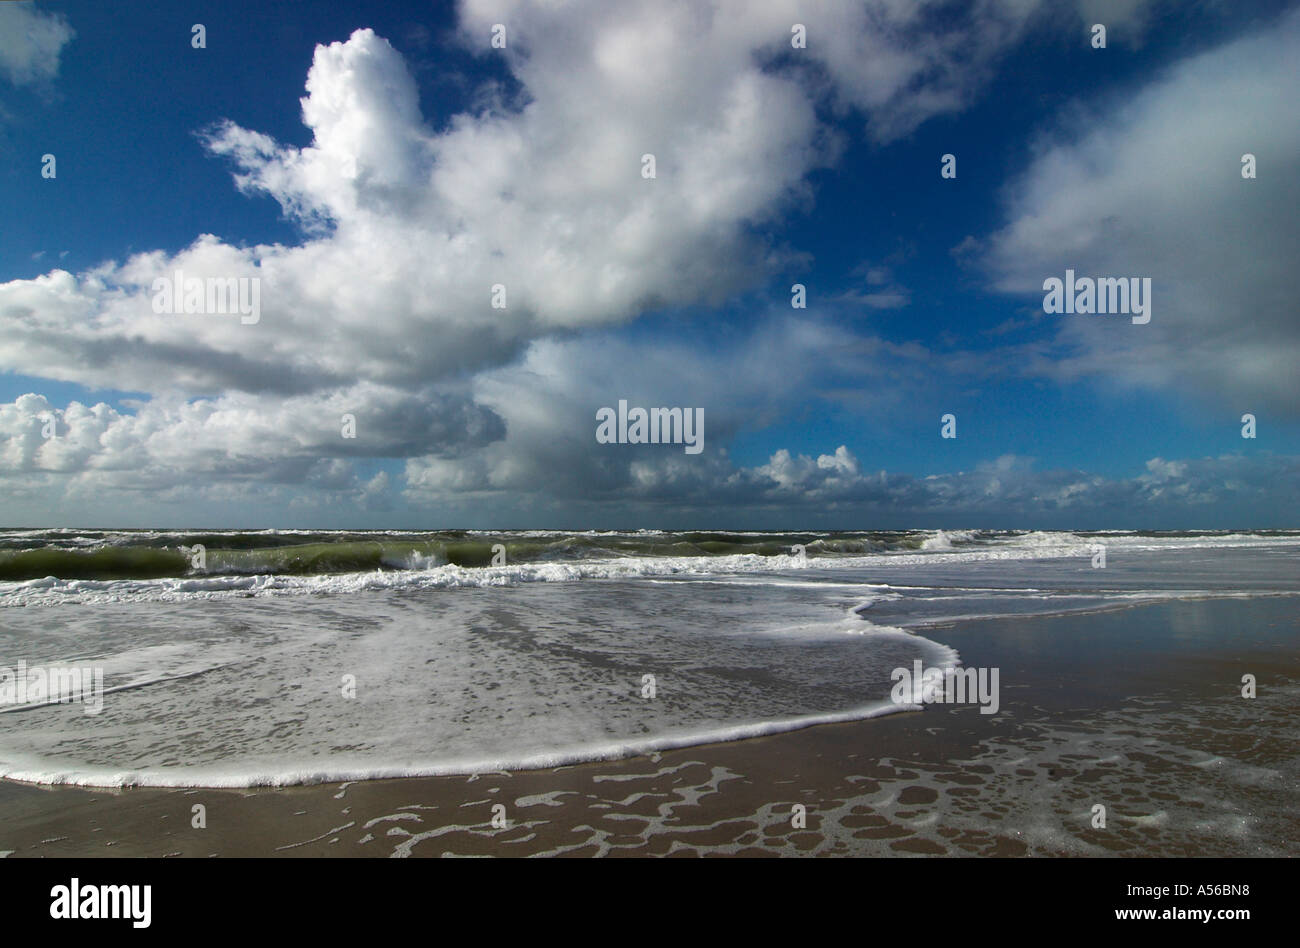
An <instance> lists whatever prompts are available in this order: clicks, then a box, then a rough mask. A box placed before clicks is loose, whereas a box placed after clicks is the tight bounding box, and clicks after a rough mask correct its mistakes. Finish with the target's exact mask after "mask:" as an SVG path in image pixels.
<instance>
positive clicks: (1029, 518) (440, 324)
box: [0, 0, 1300, 530]
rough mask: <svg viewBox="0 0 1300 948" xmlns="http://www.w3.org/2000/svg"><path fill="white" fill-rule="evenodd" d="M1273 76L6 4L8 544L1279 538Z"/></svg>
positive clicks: (705, 12) (1015, 13) (1067, 19)
mask: <svg viewBox="0 0 1300 948" xmlns="http://www.w3.org/2000/svg"><path fill="white" fill-rule="evenodd" d="M159 6H161V7H163V9H158V7H159ZM1098 26H1102V27H1104V32H1105V35H1104V46H1103V45H1099V41H1100V39H1101V36H1100V34H1099V33H1098V31H1097V27H1098ZM200 27H201V29H200ZM800 27H802V29H800ZM1298 63H1300V4H1297V3H1293V2H1292V3H1286V2H1270V0H1260V2H1251V3H1237V2H1227V0H1222V2H1220V0H1198V2H1183V0H1177V2H1174V0H1170V2H1162V0H1060V2H1047V0H1042V2H1039V0H973V2H968V3H953V2H927V0H866V2H861V3H846V2H838V0H837V2H830V0H828V2H815V0H802V2H793V0H791V2H786V0H769V2H764V3H762V4H754V3H742V2H739V0H691V2H676V0H665V2H662V3H655V4H643V3H629V2H609V0H599V2H597V0H591V2H586V0H572V2H555V3H548V4H536V3H524V2H515V0H468V2H463V3H458V4H454V5H453V4H445V5H440V4H430V3H428V2H422V3H400V2H398V3H389V4H383V5H371V4H360V3H358V4H354V5H351V4H346V3H334V4H329V5H325V4H300V3H284V2H279V3H267V2H257V3H252V2H243V0H232V2H226V3H222V4H220V5H216V4H199V3H190V2H177V3H172V4H166V5H158V4H152V3H145V2H140V0H124V2H121V3H116V4H112V5H104V4H100V3H94V2H68V3H54V2H44V0H42V2H28V0H24V2H7V0H6V2H0V524H3V525H7V526H101V527H132V526H138V527H144V526H173V527H181V526H191V527H200V526H201V527H227V528H237V527H250V528H256V527H322V528H394V529H434V528H482V529H498V528H592V529H615V528H664V529H670V528H677V529H682V528H732V529H846V530H849V529H854V530H856V529H873V528H877V529H895V528H913V527H915V528H1015V529H1226V528H1259V527H1296V526H1300V515H1298V514H1300V372H1297V369H1296V367H1297V365H1300V273H1298V270H1297V261H1300V225H1298V224H1297V220H1296V208H1297V207H1298V206H1300V200H1297V198H1298V197H1300V193H1298V192H1300V176H1298V175H1297V172H1298V171H1300V108H1298V107H1297V105H1296V90H1297V88H1300V66H1298V65H1297V64H1298ZM1248 155H1249V156H1252V157H1251V158H1250V160H1249V166H1250V169H1249V171H1247V170H1246V169H1247V159H1246V158H1245V156H1248ZM646 156H653V169H650V168H649V166H648V164H647V160H646ZM945 156H951V157H950V158H949V159H947V160H946V159H945ZM651 170H652V171H653V174H652V176H651ZM178 271H179V272H180V273H181V274H182V281H183V282H184V281H190V282H192V283H194V282H196V283H197V284H198V285H199V286H200V291H199V293H198V294H197V297H196V299H197V300H198V302H197V303H196V304H195V305H194V306H192V307H190V308H191V309H192V310H198V311H190V312H186V311H185V310H186V308H187V307H186V305H185V303H184V300H183V297H177V296H173V295H172V294H171V293H170V292H169V291H161V290H160V287H163V286H165V285H166V284H161V283H159V282H158V281H159V280H173V279H175V278H176V274H177V272H178ZM1067 271H1073V272H1074V273H1075V274H1076V275H1077V277H1088V278H1092V279H1100V278H1106V279H1121V278H1122V279H1124V280H1126V281H1127V280H1131V279H1136V280H1137V281H1138V282H1137V283H1136V284H1134V285H1136V286H1138V287H1141V286H1144V285H1145V286H1148V287H1149V296H1148V297H1147V298H1146V301H1147V302H1149V309H1148V310H1147V315H1149V321H1143V319H1144V318H1143V317H1142V316H1141V315H1139V314H1136V313H1135V314H1131V315H1130V314H1129V313H1119V314H1106V315H1099V314H1086V313H1079V312H1067V313H1054V312H1046V311H1045V310H1046V309H1047V307H1046V306H1045V296H1046V295H1047V294H1046V292H1045V290H1046V289H1047V288H1048V284H1047V283H1046V281H1049V280H1051V279H1052V278H1055V279H1058V280H1062V281H1063V280H1065V278H1066V274H1067ZM232 281H233V282H232ZM1146 281H1149V283H1148V282H1146ZM214 285H215V286H217V287H226V286H235V285H238V286H239V287H240V288H241V289H243V290H245V292H246V295H245V298H244V301H245V303H246V304H247V306H246V309H245V312H243V313H242V314H241V313H232V312H220V311H215V310H217V309H219V307H216V306H215V305H214V300H215V298H213V299H211V300H210V299H208V298H207V297H205V296H204V293H205V292H207V291H208V290H210V289H211V288H212V286H214ZM796 286H798V287H802V291H801V295H802V297H803V300H802V302H803V303H804V305H802V306H796V305H794V304H795V303H796V302H799V300H798V299H797V298H796V297H797V295H799V294H797V293H796V291H795V290H793V289H792V288H794V287H796ZM254 290H255V291H256V296H254V295H253V293H254ZM1136 300H1137V297H1134V302H1136ZM176 302H181V304H182V305H180V306H179V307H178V306H176V305H175V303H176ZM254 302H255V304H256V306H255V307H254ZM620 401H623V402H626V404H627V405H628V406H629V407H630V408H635V407H643V408H646V409H650V408H653V407H662V408H671V407H678V408H682V409H683V410H684V411H686V412H688V413H689V414H691V415H695V414H697V413H698V414H699V416H701V417H702V418H703V438H702V441H701V445H702V447H701V449H700V450H699V451H698V452H696V451H687V450H686V446H685V445H683V444H681V443H671V444H670V443H660V444H637V443H607V442H608V440H609V439H608V438H603V439H602V438H600V437H598V413H599V412H600V411H601V409H603V408H610V409H614V410H617V408H618V405H619V403H620ZM1246 415H1250V416H1251V419H1252V420H1250V421H1249V422H1247V421H1246V420H1245V417H1244V416H1246ZM948 416H951V420H949V418H948ZM946 422H947V423H946ZM945 423H946V424H945ZM945 434H947V435H951V436H950V437H945ZM1246 434H1253V437H1246V436H1245V435H1246ZM635 436H636V434H635V431H633V433H632V435H631V436H630V438H633V439H634V438H635ZM624 440H628V439H624Z"/></svg>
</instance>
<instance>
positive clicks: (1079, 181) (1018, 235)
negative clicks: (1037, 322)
mask: <svg viewBox="0 0 1300 948" xmlns="http://www.w3.org/2000/svg"><path fill="white" fill-rule="evenodd" d="M1297 62H1300V11H1292V12H1291V13H1289V14H1287V15H1285V16H1283V17H1282V18H1281V19H1280V20H1279V21H1278V22H1277V23H1275V24H1273V25H1272V26H1270V27H1269V28H1268V29H1267V30H1264V31H1263V32H1260V33H1258V34H1255V35H1251V36H1247V37H1244V38H1241V39H1238V40H1235V41H1233V42H1230V43H1227V44H1226V45H1223V46H1222V47H1220V48H1217V49H1214V50H1211V51H1209V52H1205V53H1201V54H1199V55H1196V56H1194V57H1191V58H1189V59H1187V60H1185V61H1183V62H1180V63H1178V64H1176V65H1175V66H1174V67H1172V68H1171V69H1169V70H1168V71H1167V72H1166V73H1165V74H1164V75H1163V76H1162V77H1161V78H1159V79H1158V80H1156V81H1155V82H1153V83H1151V84H1150V85H1147V86H1145V87H1143V88H1140V89H1136V90H1130V92H1131V94H1130V95H1129V96H1128V97H1126V98H1121V97H1109V98H1107V99H1106V100H1104V101H1101V102H1094V103H1092V104H1090V105H1088V106H1080V107H1078V108H1076V109H1073V110H1071V111H1070V112H1069V113H1068V114H1067V115H1066V116H1064V117H1063V120H1062V123H1061V128H1060V129H1059V130H1057V131H1056V132H1054V133H1051V134H1049V135H1048V136H1047V137H1046V138H1045V139H1044V141H1043V142H1041V143H1040V145H1039V147H1038V151H1037V154H1036V157H1035V158H1034V160H1033V162H1032V163H1031V165H1030V166H1029V168H1028V169H1027V170H1026V171H1025V173H1024V174H1023V175H1022V176H1020V177H1019V178H1018V179H1016V180H1014V181H1013V182H1011V183H1010V185H1009V186H1008V187H1007V189H1006V195H1007V215H1008V221H1009V223H1008V224H1007V226H1006V227H1005V228H1004V229H1003V230H1001V231H1000V232H998V233H996V234H995V235H993V237H992V238H991V239H990V240H989V242H988V245H987V247H986V250H985V256H984V263H985V264H986V266H988V268H989V269H990V271H991V272H992V274H993V276H994V285H995V286H996V287H997V288H998V289H1000V290H1003V291H1006V292H1009V293H1024V294H1031V293H1032V294H1041V293H1042V292H1043V290H1042V283H1043V280H1044V279H1046V278H1048V277H1051V276H1056V277H1058V278H1060V277H1063V276H1064V273H1065V270H1066V269H1067V268H1071V269H1073V270H1075V272H1076V273H1077V274H1078V275H1079V276H1093V277H1095V276H1114V277H1131V276H1142V277H1150V278H1151V279H1152V286H1153V310H1152V316H1151V322H1150V323H1149V324H1147V325H1131V324H1130V323H1129V321H1128V320H1127V319H1123V320H1115V319H1110V318H1105V317H1085V316H1077V315H1070V316H1052V317H1049V318H1050V319H1053V320H1055V321H1057V325H1056V343H1057V346H1056V348H1054V349H1053V350H1051V351H1050V352H1047V353H1044V354H1043V357H1041V358H1037V359H1035V360H1034V365H1035V367H1036V368H1035V370H1036V371H1038V372H1040V373H1043V374H1050V375H1052V376H1055V377H1057V378H1066V379H1069V378H1079V377H1089V376H1091V377H1096V376H1103V377H1107V378H1113V379H1118V380H1120V381H1122V382H1124V383H1127V384H1133V385H1141V386H1149V387H1152V388H1160V389H1170V390H1173V391H1177V392H1184V393H1193V394H1195V395H1196V396H1197V397H1201V398H1208V399H1213V400H1215V402H1216V403H1217V404H1222V403H1224V402H1226V403H1227V404H1228V405H1229V406H1230V407H1229V410H1235V411H1248V410H1256V409H1258V410H1274V411H1278V412H1282V413H1285V414H1288V415H1290V416H1292V417H1294V416H1296V415H1300V374H1298V373H1296V371H1295V365H1296V364H1297V362H1298V361H1300V324H1297V322H1296V312H1297V300H1298V299H1300V270H1298V269H1297V268H1296V266H1295V261H1296V260H1297V259H1300V229H1298V228H1297V227H1296V225H1295V210H1294V209H1295V208H1296V206H1297V205H1300V120H1297V115H1296V109H1295V103H1294V98H1295V96H1294V90H1295V88H1296V87H1297V80H1300V71H1298V69H1297V65H1296V64H1297ZM1247 153H1249V154H1252V155H1254V156H1255V159H1256V161H1257V163H1258V177H1257V178H1256V179H1254V180H1247V179H1243V177H1242V174H1241V171H1242V156H1243V155H1244V154H1247ZM1040 298H1041V297H1040Z"/></svg>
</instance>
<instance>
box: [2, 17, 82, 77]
mask: <svg viewBox="0 0 1300 948" xmlns="http://www.w3.org/2000/svg"><path fill="white" fill-rule="evenodd" d="M75 35H76V34H75V32H74V31H73V29H72V27H71V26H69V25H68V21H67V20H66V19H65V18H64V17H63V16H62V15H61V14H58V13H45V12H42V11H41V10H38V9H37V8H36V6H35V4H33V3H0V72H3V73H4V74H5V75H7V76H8V77H9V81H10V82H12V83H13V84H14V85H16V86H21V85H30V84H32V83H36V82H40V81H43V80H50V79H53V78H54V77H55V76H57V75H58V73H59V57H60V55H61V54H62V52H63V47H64V46H65V45H67V43H68V42H69V41H71V39H72V38H73V36H75Z"/></svg>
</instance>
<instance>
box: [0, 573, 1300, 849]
mask: <svg viewBox="0 0 1300 948" xmlns="http://www.w3.org/2000/svg"><path fill="white" fill-rule="evenodd" d="M1286 602H1287V600H1286V599H1283V598H1270V599H1266V598H1257V599H1219V600H1197V601H1190V602H1189V601H1171V602H1164V603H1156V604H1148V605H1143V606H1138V607H1135V608H1133V609H1129V610H1125V611H1122V612H1110V613H1094V614H1089V615H1086V616H1079V615H1068V616H1054V617H1034V618H1025V619H1011V620H1008V619H998V620H973V621H968V622H965V623H962V625H961V626H960V628H958V627H954V628H951V629H946V630H945V632H944V644H946V645H949V646H950V647H952V648H955V649H957V651H958V652H960V653H961V655H962V657H963V660H964V662H965V664H966V665H967V666H969V667H976V666H983V667H987V666H993V667H1000V668H1001V671H1002V678H1001V681H1002V689H1003V695H1002V708H1001V711H1000V712H999V713H998V714H994V715H987V716H986V715H981V714H979V709H978V707H976V706H974V705H967V706H954V705H931V706H929V707H927V708H926V709H925V710H923V711H921V712H903V713H894V714H887V715H884V716H881V717H876V718H870V719H865V720H855V721H851V722H844V723H829V724H818V725H812V726H806V727H801V728H799V729H797V730H791V731H784V732H780V733H776V734H770V735H765V736H759V737H750V738H745V739H742V740H738V741H726V742H721V743H707V744H694V745H691V746H688V747H682V748H678V749H672V750H665V751H662V752H656V753H652V754H649V755H640V756H634V757H626V758H622V759H619V760H610V761H593V762H587V763H579V764H571V765H566V766H562V767H557V768H546V769H541V770H529V771H519V772H514V773H509V774H506V773H491V774H478V775H473V776H464V775H461V776H435V777H398V778H388V779H382V780H367V781H361V782H347V783H338V782H332V783H321V784H311V785H296V786H287V787H262V788H239V789H210V788H183V789H161V788H144V787H135V788H127V789H98V788H80V787H71V786H48V785H33V784H19V783H13V782H8V781H6V782H4V783H0V810H3V811H4V812H5V813H6V820H5V823H4V826H3V828H2V829H0V852H4V851H9V852H11V853H12V856H14V857H22V856H103V855H107V856H190V857H206V856H212V855H223V856H285V855H288V856H359V857H369V856H399V857H400V856H405V855H419V856H424V855H432V856H441V855H465V856H475V855H580V856H591V855H634V856H647V855H648V856H656V855H807V854H816V855H918V854H933V855H940V854H946V855H957V856H961V855H1027V854H1029V855H1079V856H1089V855H1153V856H1154V855H1175V856H1178V855H1187V856H1195V855H1228V856H1233V855H1272V856H1288V855H1297V854H1300V842H1297V841H1298V840H1300V816H1297V815H1296V814H1295V813H1294V811H1293V808H1292V807H1291V802H1292V801H1293V799H1294V787H1295V775H1296V762H1295V760H1294V758H1287V757H1286V755H1285V753H1284V749H1283V742H1284V741H1285V734H1286V733H1287V732H1286V730H1285V728H1286V727H1288V725H1287V723H1286V722H1288V721H1291V720H1294V716H1295V714H1296V712H1297V708H1300V659H1298V658H1297V656H1296V654H1295V649H1294V644H1293V643H1294V642H1295V641H1296V640H1297V632H1300V618H1297V617H1296V616H1295V615H1294V614H1293V613H1291V612H1289V611H1288V610H1286V609H1285V608H1282V605H1283V604H1284V603H1286ZM1243 670H1244V671H1248V672H1249V673H1251V674H1255V675H1256V677H1257V680H1258V683H1259V691H1260V695H1259V697H1258V698H1256V699H1254V702H1253V703H1251V702H1247V700H1246V699H1243V698H1241V697H1240V696H1239V695H1236V693H1235V692H1236V690H1237V689H1239V688H1240V685H1238V684H1236V682H1238V681H1239V680H1240V678H1241V675H1242V673H1243ZM196 804H201V805H202V806H203V807H205V819H206V827H205V828H201V829H199V828H194V827H193V826H192V825H191V824H192V822H193V820H194V816H193V812H194V811H193V809H192V808H193V807H194V806H195V805H196ZM797 804H798V805H802V806H804V807H805V808H806V813H805V818H804V823H803V825H793V824H794V823H796V822H798V821H796V820H794V818H793V816H792V814H793V809H794V807H795V806H796V805H797ZM1097 804H1101V805H1103V806H1106V808H1107V810H1108V821H1107V828H1104V829H1101V828H1096V827H1094V826H1093V825H1092V822H1093V820H1094V813H1093V808H1094V807H1095V806H1096V805H1097ZM496 805H501V806H504V808H505V809H504V812H503V813H502V812H501V811H495V810H494V809H493V808H494V806H496ZM502 816H504V819H505V820H506V821H507V822H506V825H505V826H504V827H501V826H500V825H499V823H500V819H501V818H502ZM494 817H496V819H497V822H498V825H495V826H494V825H493V819H494Z"/></svg>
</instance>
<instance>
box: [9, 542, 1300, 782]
mask: <svg viewBox="0 0 1300 948" xmlns="http://www.w3.org/2000/svg"><path fill="white" fill-rule="evenodd" d="M196 544H201V545H202V547H203V552H204V563H203V566H202V568H195V567H194V566H193V560H192V557H193V555H194V550H195V545H196ZM1098 545H1101V546H1104V548H1105V552H1106V565H1105V568H1104V569H1097V568H1094V566H1093V562H1094V553H1095V550H1096V548H1097V546H1098ZM502 549H503V551H504V562H503V563H502V562H501V560H500V558H499V557H498V558H497V562H498V563H499V564H500V565H493V560H494V555H495V554H497V553H499V552H501V551H502ZM799 550H801V551H802V552H798V551H799ZM1298 565H1300V531H1262V532H1243V533H1228V532H1213V531H1200V532H1181V533H1172V532H1162V533H1136V532H1106V533H1083V534H1074V533H1041V532H1016V531H948V532H945V531H896V532H855V533H802V534H801V533H762V532H744V533H728V532H693V533H680V532H679V533H670V532H669V533H666V532H656V531H637V532H563V531H522V532H512V533H480V532H474V531H443V532H437V533H416V532H400V531H382V532H347V533H339V532H322V531H274V530H263V531H191V532H162V531H91V530H4V531H0V689H2V688H3V682H4V678H3V676H4V671H3V670H4V669H6V668H7V669H15V670H16V669H17V668H18V667H19V663H20V662H21V663H26V666H28V667H29V668H31V667H39V668H54V667H69V666H76V667H86V668H93V669H97V670H98V671H99V672H101V673H102V675H103V705H102V708H103V710H102V712H100V713H98V714H89V713H87V710H88V709H87V708H86V707H85V706H83V705H81V704H78V703H51V702H49V701H47V700H44V699H43V698H42V696H40V695H36V696H35V697H33V696H32V695H27V696H25V697H26V698H27V700H18V698H19V696H18V695H17V694H16V693H15V694H13V695H11V696H10V697H9V699H8V700H7V701H4V702H0V777H6V778H9V779H14V780H23V781H31V782H38V783H75V784H83V785H94V786H127V785H150V786H250V785H263V784H291V783H310V782H318V781H326V780H357V779H364V778H371V777H390V776H414V775H429V774H443V773H484V772H491V771H500V770H517V769H521V768H528V767H540V766H552V765H556V764H560V763H567V762H573V761H580V760H594V759H605V758H612V757H618V756H624V755H627V754H633V753H644V752H647V751H652V750H656V749H664V748H669V747H681V746H689V745H692V744H697V743H703V742H709V741H716V740H725V739H737V738H742V737H746V736H751V735H758V734H765V733H772V732H775V731H780V730H789V729H793V728H798V727H803V726H807V725H809V724H812V723H818V722H822V721H836V720H852V719H857V718H866V717H871V716H875V715H882V714H889V713H894V712H897V711H902V710H917V706H915V705H910V704H899V703H896V702H894V701H893V700H892V699H891V697H890V691H891V687H892V684H893V680H892V678H891V673H892V672H893V670H894V669H897V668H909V669H910V668H912V667H913V663H914V662H916V661H920V662H922V663H923V665H924V666H925V667H927V668H940V669H943V668H948V667H952V666H955V665H957V664H959V663H960V661H961V656H960V655H959V654H958V653H957V652H956V651H955V650H954V649H953V648H951V647H949V646H948V645H947V644H945V640H944V639H945V630H948V629H951V628H953V627H955V626H960V624H961V623H962V622H964V621H970V620H972V619H983V618H997V617H1011V616H1034V615H1054V614H1066V613H1086V612H1097V611H1105V610H1115V609H1130V608H1136V607H1139V606H1141V605H1144V604H1148V603H1152V602H1160V601H1165V600H1170V599H1207V598H1235V597H1255V596H1296V595H1300V569H1297V566H1298ZM651 683H652V684H653V696H651V695H650V693H649V690H650V686H651Z"/></svg>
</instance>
